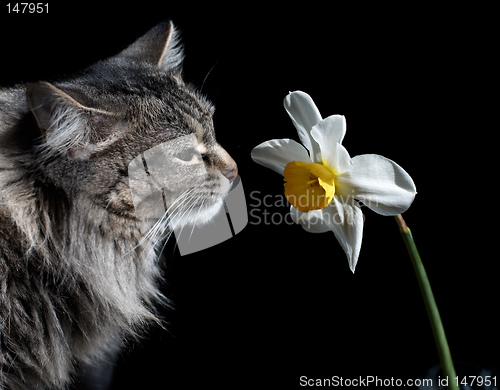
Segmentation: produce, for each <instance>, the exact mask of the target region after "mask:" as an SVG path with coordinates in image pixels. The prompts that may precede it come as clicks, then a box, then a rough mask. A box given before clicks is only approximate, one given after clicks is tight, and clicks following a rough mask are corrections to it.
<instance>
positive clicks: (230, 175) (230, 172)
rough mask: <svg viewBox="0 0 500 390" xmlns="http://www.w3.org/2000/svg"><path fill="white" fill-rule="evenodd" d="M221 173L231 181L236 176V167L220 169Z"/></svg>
mask: <svg viewBox="0 0 500 390" xmlns="http://www.w3.org/2000/svg"><path fill="white" fill-rule="evenodd" d="M221 173H222V174H223V175H224V176H225V177H226V178H227V179H228V180H229V181H230V182H233V181H234V179H236V176H238V167H237V166H234V168H232V169H229V170H227V171H221Z"/></svg>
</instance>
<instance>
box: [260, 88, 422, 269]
mask: <svg viewBox="0 0 500 390" xmlns="http://www.w3.org/2000/svg"><path fill="white" fill-rule="evenodd" d="M284 105H285V109H286V111H287V112H288V115H290V118H291V119H292V122H293V124H294V125H295V127H296V129H297V132H298V134H299V138H300V141H301V142H302V145H301V144H299V143H298V142H296V141H294V140H291V139H274V140H270V141H266V142H263V143H262V144H260V145H258V146H257V147H255V148H254V149H253V150H252V158H253V160H254V161H255V162H257V163H259V164H261V165H264V166H265V167H268V168H270V169H272V170H273V171H275V172H277V173H279V174H281V175H283V176H284V177H285V178H284V181H285V196H286V198H287V199H288V201H289V202H290V204H291V207H290V213H291V216H292V219H293V220H294V221H295V222H296V223H298V224H300V225H301V226H302V227H303V228H304V229H305V230H306V231H308V232H311V233H323V232H327V231H333V232H334V233H335V237H336V238H337V240H338V241H339V243H340V245H341V246H342V248H343V249H344V251H345V253H346V255H347V258H348V260H349V267H350V269H351V271H352V272H354V269H355V267H356V263H357V262H358V256H359V250H360V248H361V241H362V237H363V222H364V218H363V213H362V212H361V207H360V204H359V203H358V201H361V202H362V203H363V204H364V205H366V206H367V207H368V208H370V209H372V210H373V211H375V212H376V213H378V214H381V215H397V214H401V213H403V212H404V211H406V210H407V209H408V207H410V205H411V203H412V202H413V199H414V198H415V194H416V188H415V184H414V183H413V180H412V179H411V177H410V175H408V173H406V171H405V170H403V168H401V167H400V166H399V165H398V164H396V163H395V162H394V161H391V160H389V159H387V158H385V157H382V156H379V155H376V154H364V155H360V156H355V157H353V158H351V157H350V156H349V153H348V152H347V150H346V149H345V148H344V146H342V140H343V139H344V135H345V132H346V121H345V118H344V117H343V116H341V115H332V116H329V117H328V118H325V119H322V117H321V115H320V113H319V111H318V109H317V108H316V105H315V104H314V102H313V100H312V99H311V97H310V96H309V95H308V94H306V93H304V92H301V91H296V92H291V93H290V94H289V95H287V96H286V98H285V101H284Z"/></svg>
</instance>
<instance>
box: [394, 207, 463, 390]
mask: <svg viewBox="0 0 500 390" xmlns="http://www.w3.org/2000/svg"><path fill="white" fill-rule="evenodd" d="M395 218H396V222H397V223H398V226H399V230H400V232H401V236H402V237H403V240H404V242H405V245H406V249H407V250H408V253H409V255H410V258H411V262H412V263H413V268H414V269H415V273H416V275H417V279H418V284H419V285H420V291H421V292H422V296H423V298H424V302H425V308H426V309H427V315H428V316H429V321H430V322H431V327H432V333H433V334H434V340H435V341H436V346H437V350H438V353H439V359H440V361H441V368H442V370H443V373H444V375H445V378H446V377H448V389H453V390H455V389H456V390H458V389H459V387H458V386H457V384H456V381H455V377H456V376H457V374H456V372H455V367H454V366H453V360H452V359H451V353H450V348H449V347H448V341H446V334H445V333H444V327H443V323H442V322H441V316H440V315H439V310H438V307H437V305H436V301H435V300H434V294H433V293H432V289H431V284H430V283H429V279H428V278H427V274H426V272H425V268H424V265H423V264H422V260H421V259H420V255H419V254H418V250H417V247H416V246H415V241H413V236H412V234H411V231H410V229H408V226H406V223H405V221H404V219H403V217H402V216H401V214H399V215H396V216H395Z"/></svg>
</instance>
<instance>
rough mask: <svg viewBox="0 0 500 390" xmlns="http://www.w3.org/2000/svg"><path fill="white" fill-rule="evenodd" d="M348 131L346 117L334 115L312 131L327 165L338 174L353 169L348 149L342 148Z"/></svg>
mask: <svg viewBox="0 0 500 390" xmlns="http://www.w3.org/2000/svg"><path fill="white" fill-rule="evenodd" d="M345 131H346V122H345V117H343V116H342V115H332V116H329V117H328V118H326V119H324V120H322V121H321V122H319V123H318V124H317V125H316V126H314V127H313V128H312V130H311V136H312V137H313V138H314V139H315V140H316V142H317V143H318V145H319V147H320V149H321V155H322V157H323V161H321V162H322V163H323V164H324V163H326V164H327V165H329V166H330V168H333V169H334V170H335V171H336V173H343V172H345V171H347V170H349V169H351V165H352V163H351V157H350V156H349V153H348V152H347V150H346V148H344V147H343V146H342V140H343V139H344V135H345Z"/></svg>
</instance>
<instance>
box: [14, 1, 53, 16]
mask: <svg viewBox="0 0 500 390" xmlns="http://www.w3.org/2000/svg"><path fill="white" fill-rule="evenodd" d="M7 9H8V11H9V14H11V13H15V14H28V13H30V14H35V13H36V14H48V13H49V3H9V4H7Z"/></svg>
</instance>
